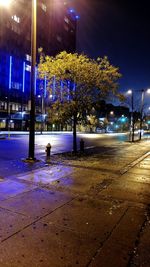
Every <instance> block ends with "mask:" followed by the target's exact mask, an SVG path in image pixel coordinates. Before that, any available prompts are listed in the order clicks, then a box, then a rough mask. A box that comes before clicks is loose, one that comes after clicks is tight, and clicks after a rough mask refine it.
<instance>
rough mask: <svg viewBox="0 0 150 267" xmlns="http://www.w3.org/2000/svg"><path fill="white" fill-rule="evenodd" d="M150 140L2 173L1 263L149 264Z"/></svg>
mask: <svg viewBox="0 0 150 267" xmlns="http://www.w3.org/2000/svg"><path fill="white" fill-rule="evenodd" d="M149 151H150V141H143V142H140V143H134V144H130V143H122V144H120V145H118V144H117V145H116V146H115V145H114V146H113V147H111V148H110V149H108V148H107V149H106V150H105V149H103V150H99V149H95V150H94V151H91V152H90V151H89V152H87V153H86V155H83V156H81V157H79V158H76V157H70V156H68V155H65V156H64V155H62V156H61V155H59V156H53V157H52V158H51V161H50V163H47V164H46V165H47V166H45V167H43V168H40V169H36V170H32V171H31V172H28V173H23V174H18V175H15V176H8V177H1V178H0V219H1V220H0V267H5V266H10V267H18V266H19V267H22V266H25V267H28V266H32V267H75V266H79V267H134V266H136V267H149V266H150V251H149V247H150V217H149V204H150V153H149Z"/></svg>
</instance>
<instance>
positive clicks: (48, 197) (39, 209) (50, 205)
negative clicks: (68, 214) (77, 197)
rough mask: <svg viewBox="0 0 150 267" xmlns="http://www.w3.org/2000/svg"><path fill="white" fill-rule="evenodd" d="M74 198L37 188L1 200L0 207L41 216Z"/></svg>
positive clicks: (37, 216) (27, 214)
mask: <svg viewBox="0 0 150 267" xmlns="http://www.w3.org/2000/svg"><path fill="white" fill-rule="evenodd" d="M73 198H74V196H73V195H70V194H67V193H62V192H53V191H49V190H44V189H40V188H37V189H35V190H33V191H30V192H27V193H25V194H22V195H19V196H16V197H14V198H12V199H8V200H4V201H0V207H3V208H7V209H9V210H11V211H14V212H19V213H21V214H23V215H26V216H29V217H32V218H39V217H41V216H44V215H45V214H47V213H50V212H52V211H53V210H55V209H56V208H58V207H60V206H62V205H64V204H65V203H67V202H68V201H71V200H72V199H73Z"/></svg>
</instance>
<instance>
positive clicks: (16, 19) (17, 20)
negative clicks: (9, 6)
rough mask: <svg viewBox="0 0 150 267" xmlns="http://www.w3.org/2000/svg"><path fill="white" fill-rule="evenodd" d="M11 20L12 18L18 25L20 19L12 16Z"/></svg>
mask: <svg viewBox="0 0 150 267" xmlns="http://www.w3.org/2000/svg"><path fill="white" fill-rule="evenodd" d="M11 18H12V19H13V20H14V21H15V22H17V23H20V18H19V17H17V16H16V15H13V16H12V17H11Z"/></svg>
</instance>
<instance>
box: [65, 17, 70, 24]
mask: <svg viewBox="0 0 150 267" xmlns="http://www.w3.org/2000/svg"><path fill="white" fill-rule="evenodd" d="M64 21H65V22H66V23H67V24H69V19H68V18H67V17H66V16H65V17H64Z"/></svg>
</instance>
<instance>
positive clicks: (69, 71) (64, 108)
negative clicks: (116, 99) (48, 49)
mask: <svg viewBox="0 0 150 267" xmlns="http://www.w3.org/2000/svg"><path fill="white" fill-rule="evenodd" d="M38 71H39V76H40V78H44V77H45V75H46V77H47V79H48V81H49V85H48V90H49V92H50V94H52V95H53V105H54V106H55V109H56V110H57V113H58V114H59V116H58V117H59V118H60V119H61V121H62V120H66V121H67V120H69V119H72V122H73V151H74V152H75V153H76V151H77V141H76V126H77V123H78V122H79V121H81V120H82V118H83V117H84V118H85V114H86V115H87V114H88V112H89V111H90V110H91V108H92V105H93V103H95V102H96V101H97V100H99V99H102V98H104V97H106V96H108V95H109V94H116V95H119V94H118V93H117V89H118V83H117V82H118V79H119V78H120V76H121V75H120V73H119V70H118V68H116V67H114V66H113V65H111V64H110V63H109V61H108V59H107V57H104V58H97V60H94V59H91V58H89V57H87V56H86V55H83V54H81V55H79V54H77V53H75V54H71V53H67V52H65V51H64V52H61V53H60V54H58V55H56V56H55V57H49V56H46V57H44V56H43V55H42V56H41V59H40V63H39V66H38ZM54 79H55V85H56V86H55V92H53V86H52V83H53V80H54ZM62 85H63V86H62Z"/></svg>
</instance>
